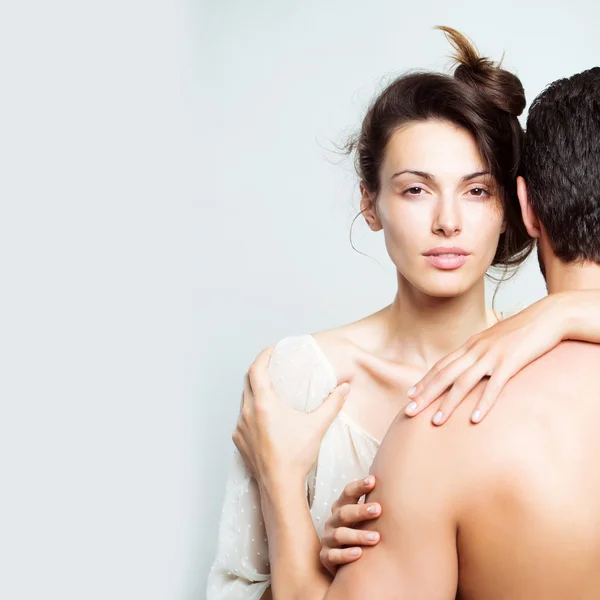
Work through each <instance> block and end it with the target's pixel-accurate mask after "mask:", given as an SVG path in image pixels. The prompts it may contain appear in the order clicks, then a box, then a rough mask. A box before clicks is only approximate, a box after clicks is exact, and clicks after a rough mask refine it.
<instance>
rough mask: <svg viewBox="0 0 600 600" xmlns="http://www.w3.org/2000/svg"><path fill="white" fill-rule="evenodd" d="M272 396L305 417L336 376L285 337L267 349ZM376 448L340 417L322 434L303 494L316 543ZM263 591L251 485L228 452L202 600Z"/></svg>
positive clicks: (314, 353) (310, 345)
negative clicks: (214, 549)
mask: <svg viewBox="0 0 600 600" xmlns="http://www.w3.org/2000/svg"><path fill="white" fill-rule="evenodd" d="M269 374H270V377H271V382H272V384H273V387H274V389H275V390H276V392H277V393H278V395H279V397H280V398H281V399H282V401H284V402H286V403H288V404H289V405H290V406H292V407H293V408H295V409H296V410H298V411H304V412H307V411H311V410H314V409H315V408H317V407H318V406H319V405H320V404H321V402H323V400H324V399H325V398H326V397H327V396H328V395H329V394H330V393H331V391H332V390H333V389H334V388H335V386H336V385H337V381H336V377H335V373H334V371H333V368H332V366H331V364H330V363H329V361H328V360H327V358H326V357H325V355H324V353H323V351H322V350H321V348H320V346H319V345H318V343H317V341H316V340H315V339H314V338H313V337H312V336H311V335H303V336H294V337H288V338H285V339H283V340H281V341H280V342H279V343H278V344H277V345H276V346H275V348H274V350H273V354H272V357H271V362H270V365H269ZM378 448H379V441H378V440H376V439H374V438H373V437H372V436H370V435H369V434H368V433H366V432H365V431H363V430H362V429H361V428H360V427H359V426H358V425H357V424H355V423H354V422H353V421H352V420H351V419H349V418H348V417H347V416H346V415H345V414H344V412H343V411H342V412H341V413H340V414H339V415H338V417H337V418H336V419H335V420H334V422H333V423H332V425H331V427H330V428H329V430H328V431H327V433H326V434H325V437H324V438H323V442H322V444H321V450H320V453H319V457H318V460H317V464H316V465H315V466H314V467H313V469H312V470H311V472H310V473H309V475H308V477H307V482H306V484H307V485H306V493H307V499H308V503H309V506H310V512H311V515H312V519H313V523H314V526H315V529H316V531H317V533H318V535H319V537H322V535H323V529H324V527H325V522H326V521H327V519H328V518H329V516H330V514H331V506H332V504H333V503H334V502H335V500H337V498H338V497H339V495H340V494H341V492H342V490H343V489H344V486H345V485H346V484H347V483H349V482H350V481H353V480H355V479H360V478H362V477H365V476H366V475H367V474H368V472H369V468H370V467H371V463H372V462H373V458H374V457H375V453H376V452H377V449H378ZM269 585H270V573H269V548H268V543H267V536H266V532H265V526H264V522H263V519H262V513H261V509H260V496H259V493H258V487H257V485H256V481H255V480H254V479H253V478H252V476H251V475H250V473H249V472H248V470H247V469H246V467H245V465H244V462H243V460H242V457H241V456H240V454H239V453H238V452H237V450H236V451H235V454H234V458H233V464H232V467H231V471H230V473H229V477H228V480H227V487H226V491H225V500H224V503H223V509H222V512H221V521H220V526H219V541H218V548H217V556H216V559H215V561H214V563H213V565H212V568H211V570H210V574H209V577H208V588H207V600H260V598H261V596H262V595H263V594H264V592H265V590H266V589H267V588H268V587H269Z"/></svg>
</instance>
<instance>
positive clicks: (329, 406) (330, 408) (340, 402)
mask: <svg viewBox="0 0 600 600" xmlns="http://www.w3.org/2000/svg"><path fill="white" fill-rule="evenodd" d="M349 392H350V384H349V383H342V385H339V386H338V387H337V388H335V390H333V392H331V394H329V396H327V398H325V400H323V403H322V404H321V406H319V408H317V409H316V410H313V411H312V413H311V414H312V415H314V418H315V419H316V420H317V427H318V428H319V431H320V433H321V434H322V435H324V434H325V432H326V431H327V430H328V429H329V426H330V425H331V423H332V422H333V420H334V419H335V418H336V417H337V415H338V413H339V412H340V410H342V406H344V402H346V396H348V393H349Z"/></svg>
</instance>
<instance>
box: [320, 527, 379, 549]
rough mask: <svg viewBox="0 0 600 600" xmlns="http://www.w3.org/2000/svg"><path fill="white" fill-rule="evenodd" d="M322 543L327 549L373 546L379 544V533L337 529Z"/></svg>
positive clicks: (346, 528) (348, 528)
mask: <svg viewBox="0 0 600 600" xmlns="http://www.w3.org/2000/svg"><path fill="white" fill-rule="evenodd" d="M323 541H324V542H325V545H326V546H328V547H329V548H341V547H342V546H374V545H375V544H377V542H379V533H377V531H363V530H362V529H353V528H351V527H337V528H336V529H332V530H331V531H330V532H329V533H328V534H326V535H325V536H324V538H323Z"/></svg>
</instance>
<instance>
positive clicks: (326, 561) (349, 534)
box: [320, 475, 381, 576]
mask: <svg viewBox="0 0 600 600" xmlns="http://www.w3.org/2000/svg"><path fill="white" fill-rule="evenodd" d="M374 487H375V477H374V476H373V475H369V477H367V478H366V479H359V480H358V481H353V482H352V483H349V484H348V485H347V486H346V487H345V488H344V491H343V492H342V495H341V496H340V497H339V498H338V499H337V500H336V501H335V502H334V504H333V506H332V507H331V517H329V519H328V520H327V523H326V524H325V534H324V536H323V540H322V548H321V553H320V558H321V563H322V565H323V566H324V567H325V568H326V569H327V570H328V571H329V572H330V573H331V574H332V575H333V576H335V573H336V571H337V568H338V567H339V566H340V565H345V564H347V563H351V562H354V561H355V560H358V559H359V558H360V556H361V554H362V549H361V548H360V546H375V545H376V544H377V543H378V542H379V534H378V533H377V532H376V531H362V530H360V529H354V527H355V526H356V525H358V524H360V523H363V522H364V521H371V520H373V519H377V517H379V515H381V506H380V505H379V504H377V503H376V502H372V503H369V504H359V503H358V501H359V500H360V498H361V497H362V496H364V495H365V494H368V493H369V492H370V491H372V490H373V488H374Z"/></svg>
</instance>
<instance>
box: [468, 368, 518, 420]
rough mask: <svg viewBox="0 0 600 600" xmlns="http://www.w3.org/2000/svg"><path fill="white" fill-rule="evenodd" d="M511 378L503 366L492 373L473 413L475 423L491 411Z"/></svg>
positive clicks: (472, 417) (472, 418)
mask: <svg viewBox="0 0 600 600" xmlns="http://www.w3.org/2000/svg"><path fill="white" fill-rule="evenodd" d="M509 379H510V375H508V374H507V373H506V372H505V371H504V369H503V368H501V367H499V368H498V369H497V370H496V371H495V372H494V373H492V376H491V377H490V380H489V381H488V382H487V384H486V386H485V390H484V392H483V395H482V396H481V399H480V400H479V402H478V403H477V406H476V407H475V410H474V411H473V414H472V415H471V421H472V422H473V423H479V422H481V420H482V419H483V418H484V417H485V416H486V415H487V414H488V413H489V412H490V410H491V409H492V407H493V406H494V404H495V403H496V400H497V399H498V396H500V394H501V392H502V390H503V389H504V386H505V385H506V384H507V383H508V380H509Z"/></svg>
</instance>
